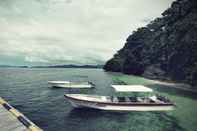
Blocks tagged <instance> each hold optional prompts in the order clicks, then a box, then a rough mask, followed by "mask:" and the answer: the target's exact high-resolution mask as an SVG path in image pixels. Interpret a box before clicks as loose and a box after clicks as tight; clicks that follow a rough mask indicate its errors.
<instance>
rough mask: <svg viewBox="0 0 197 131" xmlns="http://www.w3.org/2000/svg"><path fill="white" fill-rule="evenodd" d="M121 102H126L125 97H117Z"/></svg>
mask: <svg viewBox="0 0 197 131" xmlns="http://www.w3.org/2000/svg"><path fill="white" fill-rule="evenodd" d="M117 98H118V101H119V102H126V99H125V97H117Z"/></svg>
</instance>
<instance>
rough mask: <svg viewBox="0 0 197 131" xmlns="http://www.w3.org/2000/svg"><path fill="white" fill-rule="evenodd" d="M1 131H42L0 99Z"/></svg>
mask: <svg viewBox="0 0 197 131" xmlns="http://www.w3.org/2000/svg"><path fill="white" fill-rule="evenodd" d="M0 130H1V131H42V130H41V129H40V128H39V127H37V126H36V125H35V124H34V123H32V122H31V121H30V120H29V119H27V118H26V117H25V116H24V115H23V114H21V113H20V112H18V111H17V110H16V109H14V108H13V107H12V106H11V105H9V104H8V103H7V102H6V101H4V100H3V99H2V98H1V97H0Z"/></svg>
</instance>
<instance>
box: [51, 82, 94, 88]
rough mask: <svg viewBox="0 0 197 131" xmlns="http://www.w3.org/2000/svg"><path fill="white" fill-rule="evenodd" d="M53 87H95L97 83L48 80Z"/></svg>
mask: <svg viewBox="0 0 197 131" xmlns="http://www.w3.org/2000/svg"><path fill="white" fill-rule="evenodd" d="M48 83H49V84H50V85H51V86H52V87H61V88H93V87H94V86H95V85H94V84H93V83H91V82H71V81H48Z"/></svg>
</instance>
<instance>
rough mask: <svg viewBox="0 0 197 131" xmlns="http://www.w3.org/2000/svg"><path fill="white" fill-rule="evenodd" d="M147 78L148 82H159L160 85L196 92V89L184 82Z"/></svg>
mask: <svg viewBox="0 0 197 131" xmlns="http://www.w3.org/2000/svg"><path fill="white" fill-rule="evenodd" d="M148 80H149V81H150V82H153V83H154V84H160V85H164V86H169V87H172V88H176V89H180V90H184V91H189V92H193V93H197V89H194V88H192V86H191V85H189V84H186V83H176V82H167V81H161V80H151V79H148Z"/></svg>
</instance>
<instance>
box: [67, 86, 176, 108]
mask: <svg viewBox="0 0 197 131" xmlns="http://www.w3.org/2000/svg"><path fill="white" fill-rule="evenodd" d="M113 87H114V88H115V89H116V91H120V90H121V91H123V92H124V91H126V90H127V91H128V90H130V91H131V90H132V91H134V92H151V91H152V89H150V88H147V87H144V86H137V87H138V89H137V88H134V87H135V86H128V85H127V86H126V85H124V87H126V88H125V89H122V88H120V87H122V85H121V86H118V85H116V86H113ZM116 87H117V88H116ZM131 88H132V89H131ZM145 90H146V91H145ZM65 97H66V99H67V100H68V101H69V102H70V103H71V104H72V105H73V106H74V107H76V108H84V107H85V108H93V109H100V110H108V111H167V110H172V109H173V108H174V104H173V103H172V102H171V101H170V100H169V99H167V98H166V97H162V96H156V95H153V96H150V97H117V96H99V95H87V94H65Z"/></svg>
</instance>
